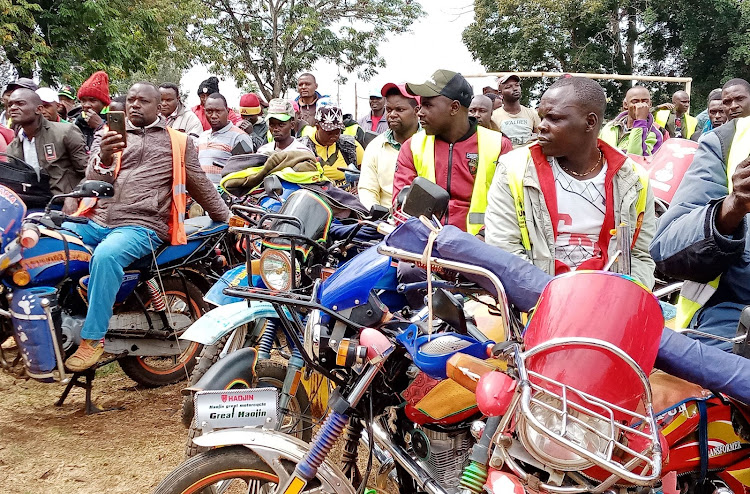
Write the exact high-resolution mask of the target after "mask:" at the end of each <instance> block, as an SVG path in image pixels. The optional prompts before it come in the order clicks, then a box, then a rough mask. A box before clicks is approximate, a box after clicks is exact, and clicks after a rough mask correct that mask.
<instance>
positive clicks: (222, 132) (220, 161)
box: [198, 122, 255, 184]
mask: <svg viewBox="0 0 750 494" xmlns="http://www.w3.org/2000/svg"><path fill="white" fill-rule="evenodd" d="M240 142H245V143H246V144H247V146H248V147H249V148H250V149H251V150H253V151H254V150H255V146H254V145H253V140H252V138H251V137H250V136H249V135H248V134H247V133H246V132H245V131H244V130H242V129H240V128H239V127H237V126H235V125H234V124H233V123H231V122H229V123H227V125H226V126H225V127H223V128H221V129H219V130H217V131H213V130H204V131H203V133H202V134H201V135H200V137H199V138H198V162H199V163H200V165H201V168H203V171H204V172H206V175H207V176H208V179H209V180H211V182H213V183H214V184H218V183H219V182H220V181H221V169H222V168H224V165H225V164H226V162H227V160H228V159H229V157H230V156H232V149H234V147H235V146H236V145H237V144H238V143H240Z"/></svg>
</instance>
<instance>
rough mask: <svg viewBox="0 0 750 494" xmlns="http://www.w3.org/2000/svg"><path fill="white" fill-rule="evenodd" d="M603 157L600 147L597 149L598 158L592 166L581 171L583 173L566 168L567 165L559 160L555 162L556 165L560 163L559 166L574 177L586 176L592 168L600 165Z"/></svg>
mask: <svg viewBox="0 0 750 494" xmlns="http://www.w3.org/2000/svg"><path fill="white" fill-rule="evenodd" d="M603 158H604V154H602V150H601V149H600V150H599V159H598V160H596V163H594V166H592V167H591V169H590V170H589V171H586V172H583V173H578V172H577V171H574V170H571V169H570V168H568V167H567V166H565V165H563V164H561V163H560V162H559V161H558V162H557V164H558V165H560V168H562V169H563V170H565V171H566V172H567V173H570V174H571V175H573V176H575V177H585V176H586V175H588V174H589V173H591V172H593V171H594V170H596V169H597V168H599V165H601V164H602V160H603Z"/></svg>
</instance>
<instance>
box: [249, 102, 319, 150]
mask: <svg viewBox="0 0 750 494" xmlns="http://www.w3.org/2000/svg"><path fill="white" fill-rule="evenodd" d="M294 113H295V112H294V107H293V106H292V103H291V102H289V101H287V100H285V99H281V98H274V99H272V100H271V101H269V102H268V116H267V117H266V118H267V120H268V128H269V129H270V132H271V135H272V136H273V141H272V142H267V143H266V144H263V145H262V146H261V147H260V148H258V151H256V152H257V153H259V154H269V155H270V154H273V153H275V152H276V151H291V150H298V151H300V150H305V151H307V150H308V148H307V146H306V145H305V144H304V143H303V142H302V140H301V139H295V137H294V135H293V134H292V132H293V131H294V129H295V128H296V126H297V123H296V121H295V118H294Z"/></svg>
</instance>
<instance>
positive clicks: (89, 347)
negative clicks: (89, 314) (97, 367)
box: [65, 340, 104, 372]
mask: <svg viewBox="0 0 750 494" xmlns="http://www.w3.org/2000/svg"><path fill="white" fill-rule="evenodd" d="M103 353H104V343H103V342H102V341H100V340H81V345H80V346H79V347H78V350H76V352H75V353H74V354H73V355H71V356H70V357H68V360H66V361H65V367H67V368H68V370H70V371H72V372H83V371H85V370H86V369H88V368H89V367H91V366H92V365H94V364H95V363H97V362H98V361H99V357H101V356H102V354H103Z"/></svg>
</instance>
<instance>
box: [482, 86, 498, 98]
mask: <svg viewBox="0 0 750 494" xmlns="http://www.w3.org/2000/svg"><path fill="white" fill-rule="evenodd" d="M499 93H500V91H498V90H497V89H495V88H494V87H492V86H484V87H483V88H482V94H483V95H485V96H487V95H488V94H499Z"/></svg>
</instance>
